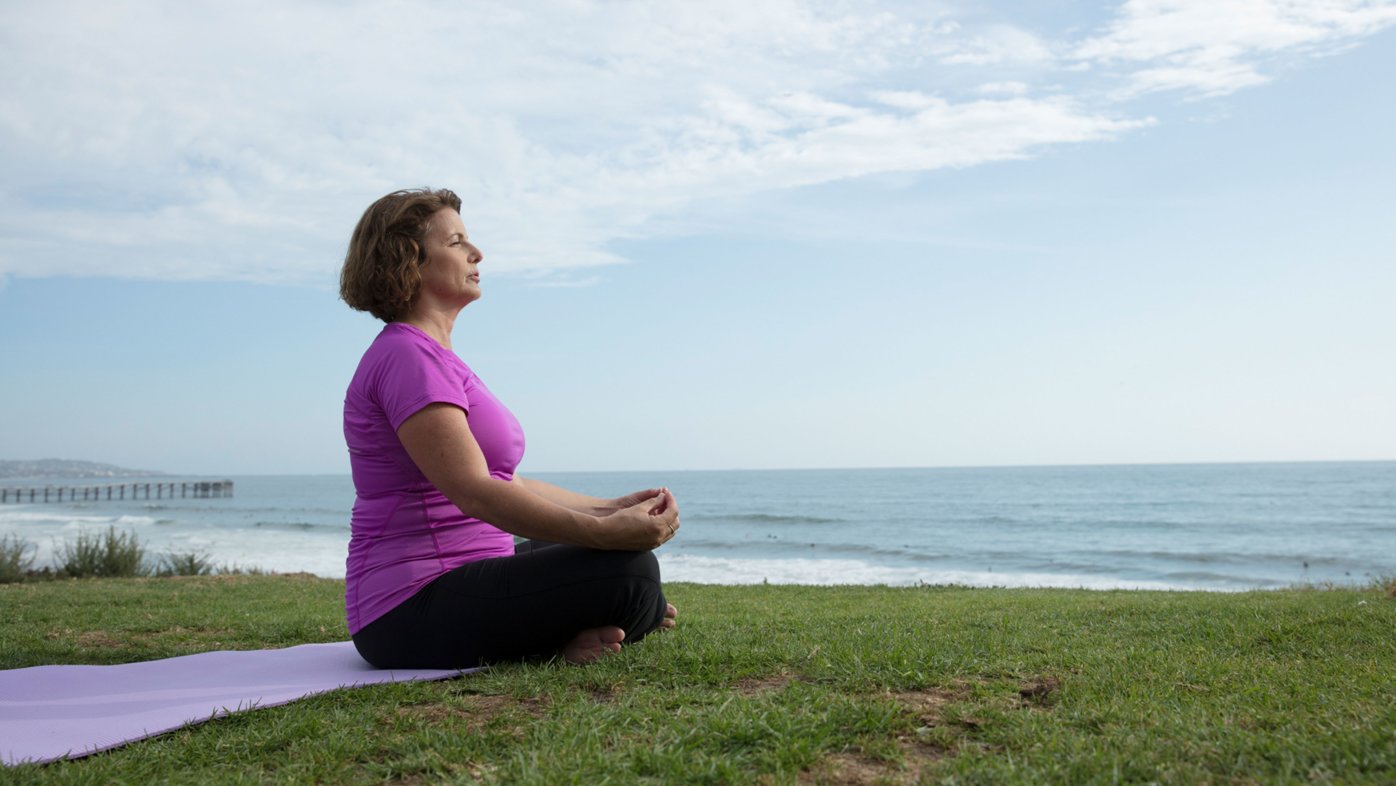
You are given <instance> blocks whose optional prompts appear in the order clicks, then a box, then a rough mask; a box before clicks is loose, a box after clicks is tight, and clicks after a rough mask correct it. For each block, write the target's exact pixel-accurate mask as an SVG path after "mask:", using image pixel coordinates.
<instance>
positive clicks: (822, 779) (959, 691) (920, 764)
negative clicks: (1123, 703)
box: [799, 677, 1061, 786]
mask: <svg viewBox="0 0 1396 786" xmlns="http://www.w3.org/2000/svg"><path fill="white" fill-rule="evenodd" d="M1060 690H1061V680H1059V679H1058V678H1056V677H1037V678H1033V679H1030V680H1028V681H1026V682H1023V683H1021V684H1020V685H1019V687H1018V692H1017V695H1016V696H1012V697H1011V699H1010V701H1011V702H1012V703H1013V704H1014V705H1016V706H1018V707H1021V708H1023V709H1028V710H1030V709H1034V708H1047V707H1050V706H1051V705H1052V704H1053V703H1054V701H1055V697H1056V694H1057V693H1058V691H1060ZM973 695H974V692H973V690H972V686H971V685H970V684H969V683H954V684H951V685H946V686H937V687H932V688H925V689H922V690H910V691H895V692H890V691H889V692H887V693H884V694H882V698H885V699H891V700H892V701H894V702H896V703H897V704H900V705H901V706H902V707H904V708H905V709H906V710H907V711H908V712H910V713H911V714H912V716H913V717H914V718H915V720H916V724H917V725H916V728H914V729H913V730H911V731H907V732H902V733H899V734H898V735H897V736H896V739H895V740H894V742H895V743H896V750H897V751H898V752H899V753H900V754H901V756H900V761H894V760H890V759H887V758H880V757H877V756H871V755H868V754H867V753H865V752H862V751H857V750H853V751H848V750H844V751H839V752H836V753H830V754H827V755H825V756H823V757H822V758H821V759H820V760H819V761H818V762H817V763H816V764H815V765H814V766H812V767H810V768H809V769H807V770H805V771H803V772H801V773H800V777H799V781H800V783H811V784H813V783H819V784H825V783H827V784H835V786H865V785H866V786H872V785H873V784H895V785H900V784H911V783H917V782H918V781H919V780H920V779H921V776H922V773H923V771H924V770H925V769H926V768H927V767H929V766H931V765H934V764H936V763H939V762H942V761H944V760H946V759H948V758H951V757H954V756H957V755H959V754H960V752H962V751H967V750H975V749H981V750H982V749H984V746H983V745H982V744H981V743H977V742H975V741H974V739H973V737H972V735H973V734H974V732H976V731H978V729H979V728H980V727H981V726H982V725H983V723H984V721H982V720H980V719H978V718H977V717H975V715H974V714H973V713H972V712H969V713H966V712H963V711H962V710H963V708H957V709H961V711H957V712H948V711H947V708H948V707H950V706H951V705H958V704H961V703H963V702H967V701H970V700H972V697H973ZM1000 701H1002V699H1000ZM945 726H950V727H951V728H954V729H955V730H956V731H955V732H954V733H953V734H952V735H951V736H950V737H948V738H947V737H946V736H945V733H944V731H941V732H935V731H933V730H934V729H936V728H938V727H945Z"/></svg>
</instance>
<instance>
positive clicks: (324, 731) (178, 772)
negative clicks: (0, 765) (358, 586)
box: [0, 576, 1396, 786]
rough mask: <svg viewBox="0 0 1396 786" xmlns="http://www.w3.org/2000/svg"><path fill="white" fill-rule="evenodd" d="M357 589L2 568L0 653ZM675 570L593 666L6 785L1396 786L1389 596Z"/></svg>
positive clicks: (298, 608) (115, 638)
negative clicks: (768, 578)
mask: <svg viewBox="0 0 1396 786" xmlns="http://www.w3.org/2000/svg"><path fill="white" fill-rule="evenodd" d="M342 590H343V584H342V582H338V581H330V580H323V579H315V578H311V577H302V576H211V577H192V578H182V579H169V578H144V579H100V580H84V581H49V582H31V583H23V584H11V585H5V586H0V667H3V668H14V667H19V666H29V665H36V664H41V663H118V662H124V661H131V660H141V659H147V658H155V657H164V656H170V655H179V654H186V653H192V652H200V651H205V650H211V649H227V648H253V647H279V646H288V645H291V644H298V643H303V642H311V641H334V640H342V639H343V638H345V631H344V628H343V622H342V612H341V592H342ZM1390 592H1391V586H1390V583H1389V582H1387V583H1385V584H1383V583H1377V584H1374V585H1373V586H1371V587H1368V588H1363V589H1296V590H1287V591H1279V592H1252V593H1244V594H1207V593H1146V592H1086V591H1070V590H993V589H962V588H938V587H922V588H875V587H845V588H808V587H780V586H747V587H717V586H702V585H684V584H680V585H674V586H672V587H671V588H670V591H669V594H670V597H671V599H672V600H673V602H674V603H675V604H676V605H677V606H679V608H680V626H679V628H678V629H677V630H675V631H672V632H669V633H667V634H662V635H655V636H652V637H650V638H649V639H647V640H646V641H644V642H642V643H641V644H639V645H636V646H634V647H630V648H627V650H626V651H625V652H623V653H622V654H620V655H618V656H615V657H613V658H609V659H607V660H605V661H604V662H602V663H600V664H597V665H594V666H589V667H584V668H576V667H567V666H565V665H561V664H557V663H535V664H512V665H504V666H499V667H496V668H494V669H492V670H490V671H488V672H485V673H482V674H476V675H470V676H467V677H464V678H461V679H457V680H450V681H446V682H438V683H426V684H407V685H386V686H376V687H369V688H362V689H357V690H350V691H339V692H336V693H333V694H329V695H323V696H319V697H314V698H311V699H307V700H304V701H300V702H296V703H293V704H291V705H288V706H285V707H278V708H271V709H265V710H258V711H256V712H250V713H244V714H240V715H237V716H234V717H231V718H227V719H223V720H219V721H215V722H212V723H207V724H203V725H201V726H198V727H194V728H190V729H186V730H182V731H178V732H175V733H173V734H168V735H165V736H162V737H158V738H155V739H152V740H147V741H144V742H140V743H136V744H134V745H130V746H127V747H125V748H121V749H118V750H116V751H112V752H110V753H107V754H102V755H98V756H93V757H90V758H87V759H82V760H78V761H73V762H61V763H57V764H53V765H46V766H42V767H36V766H24V767H19V768H13V769H7V770H0V781H6V782H16V783H29V782H49V781H54V782H75V783H102V782H131V783H164V782H183V783H205V782H246V783H257V782H267V781H274V782H286V783H377V782H383V781H396V782H407V783H435V782H462V783H471V782H480V783H509V784H568V783H577V784H588V785H589V786H594V785H595V784H607V783H610V784H624V783H654V784H661V783H713V784H719V783H734V784H741V783H759V784H779V783H917V782H922V783H956V784H1054V783H1057V784H1091V783H1165V784H1199V783H1202V784H1205V783H1215V784H1253V783H1262V784H1271V783H1279V784H1282V783H1295V784H1300V783H1303V784H1309V783H1371V784H1390V783H1393V782H1396V599H1393V598H1392V597H1391V595H1390Z"/></svg>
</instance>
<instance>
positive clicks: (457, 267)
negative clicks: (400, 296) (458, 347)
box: [419, 208, 485, 307]
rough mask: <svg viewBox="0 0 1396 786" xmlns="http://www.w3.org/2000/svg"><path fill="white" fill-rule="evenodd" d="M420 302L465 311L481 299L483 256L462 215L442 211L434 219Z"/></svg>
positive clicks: (427, 241)
mask: <svg viewBox="0 0 1396 786" xmlns="http://www.w3.org/2000/svg"><path fill="white" fill-rule="evenodd" d="M424 243H425V245H426V257H427V259H426V262H424V263H423V264H422V290H421V295H420V296H419V297H420V298H421V299H423V300H426V299H430V300H431V301H433V302H435V303H439V304H441V305H443V306H456V307H464V306H466V305H468V304H469V303H472V302H474V301H475V300H477V299H478V298H479V297H480V270H479V265H480V260H482V259H484V258H485V255H484V254H482V253H480V249H478V248H476V247H475V246H474V245H472V244H471V242H470V237H469V236H468V235H466V233H465V224H464V223H462V221H461V218H460V214H459V213H457V212H456V211H454V210H451V209H450V208H442V209H441V210H438V211H436V214H435V215H433V216H432V217H431V225H430V228H429V229H428V230H427V236H426V239H425V241H424Z"/></svg>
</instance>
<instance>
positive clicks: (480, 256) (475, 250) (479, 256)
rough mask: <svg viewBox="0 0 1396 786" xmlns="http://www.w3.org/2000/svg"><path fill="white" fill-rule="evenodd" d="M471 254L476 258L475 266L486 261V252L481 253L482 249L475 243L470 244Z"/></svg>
mask: <svg viewBox="0 0 1396 786" xmlns="http://www.w3.org/2000/svg"><path fill="white" fill-rule="evenodd" d="M470 254H471V256H473V257H474V258H475V264H477V265H478V264H480V263H481V262H484V261H485V252H483V251H481V250H480V247H479V246H477V245H475V244H474V243H471V244H470Z"/></svg>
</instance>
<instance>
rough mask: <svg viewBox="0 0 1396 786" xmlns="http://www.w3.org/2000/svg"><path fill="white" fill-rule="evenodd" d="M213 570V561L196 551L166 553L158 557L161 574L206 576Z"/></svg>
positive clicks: (158, 572) (159, 573)
mask: <svg viewBox="0 0 1396 786" xmlns="http://www.w3.org/2000/svg"><path fill="white" fill-rule="evenodd" d="M212 572H213V562H212V560H210V559H209V556H208V555H207V554H200V553H198V552H196V551H191V552H188V553H187V554H166V555H165V556H163V557H161V558H160V569H159V570H158V571H157V574H158V575H161V576H207V575H208V574H210V573H212Z"/></svg>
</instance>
